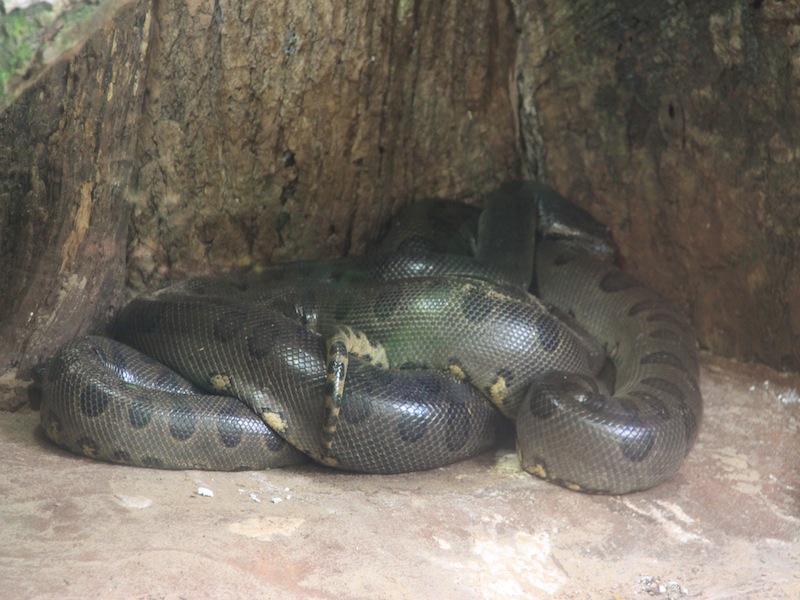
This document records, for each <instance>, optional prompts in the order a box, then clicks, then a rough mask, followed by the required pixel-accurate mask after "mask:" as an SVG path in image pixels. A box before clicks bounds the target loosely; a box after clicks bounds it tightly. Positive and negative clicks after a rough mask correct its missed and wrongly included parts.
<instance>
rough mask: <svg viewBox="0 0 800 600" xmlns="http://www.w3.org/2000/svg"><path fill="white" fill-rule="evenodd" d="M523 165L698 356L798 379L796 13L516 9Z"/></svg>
mask: <svg viewBox="0 0 800 600" xmlns="http://www.w3.org/2000/svg"><path fill="white" fill-rule="evenodd" d="M515 8H516V13H517V19H518V22H519V26H520V30H521V39H520V51H519V65H520V74H521V78H520V106H521V108H520V115H521V122H522V132H523V135H524V141H525V151H526V154H525V160H526V169H527V170H528V171H529V172H532V173H537V172H538V173H541V174H543V175H544V176H545V178H546V179H547V180H548V181H549V182H551V183H552V184H554V185H555V186H556V187H557V188H559V189H560V190H562V192H564V193H565V194H567V195H568V196H569V197H570V198H572V199H573V200H575V201H576V202H578V203H580V204H582V205H583V206H584V207H586V208H588V209H589V210H590V211H591V212H592V213H594V214H595V215H596V216H597V217H598V218H599V219H601V220H602V221H604V222H606V223H608V224H609V225H610V226H611V227H612V230H613V232H614V236H615V238H616V241H617V242H618V244H619V246H620V248H621V251H622V255H623V257H624V262H625V267H626V269H627V270H628V271H630V272H631V273H633V274H635V275H637V276H638V277H640V278H641V279H643V280H645V281H646V282H647V283H648V284H650V285H651V286H652V287H654V288H656V289H657V290H659V291H661V292H662V293H664V294H665V295H667V296H669V297H672V298H674V299H675V300H677V301H678V302H679V303H680V304H681V305H682V306H683V307H684V308H685V309H686V310H687V311H688V312H689V313H690V314H691V316H692V320H693V322H694V325H695V329H696V331H697V333H698V336H699V338H700V341H701V344H702V346H704V347H705V348H708V349H710V350H712V351H713V352H715V353H717V354H721V355H724V356H731V357H736V358H740V359H744V360H757V361H761V362H765V363H767V364H769V365H772V366H774V367H777V368H783V369H790V370H798V369H800V193H799V192H798V188H797V181H798V179H799V178H800V163H799V162H798V157H799V156H800V96H799V95H798V91H799V90H798V88H799V86H800V6H798V5H797V4H796V3H785V2H777V1H770V0H764V1H761V0H758V1H754V2H747V3H745V2H686V3H684V2H639V1H635V0H617V1H616V2H595V1H593V0H583V1H575V2H569V3H565V2H551V1H548V0H519V1H517V2H516V7H515Z"/></svg>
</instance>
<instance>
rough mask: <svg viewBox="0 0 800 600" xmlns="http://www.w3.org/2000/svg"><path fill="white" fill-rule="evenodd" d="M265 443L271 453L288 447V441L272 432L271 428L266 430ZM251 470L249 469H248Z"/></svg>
mask: <svg viewBox="0 0 800 600" xmlns="http://www.w3.org/2000/svg"><path fill="white" fill-rule="evenodd" d="M263 431H264V442H265V443H266V445H267V449H268V450H269V451H270V452H278V451H280V450H281V449H282V448H283V447H284V446H286V440H285V439H283V438H282V437H281V436H279V435H278V434H277V433H275V432H274V431H272V429H270V428H269V427H265V428H264V430H263ZM246 470H249V469H246Z"/></svg>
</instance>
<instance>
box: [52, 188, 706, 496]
mask: <svg viewBox="0 0 800 600" xmlns="http://www.w3.org/2000/svg"><path fill="white" fill-rule="evenodd" d="M537 239H538V241H537ZM611 248H612V247H611V245H610V241H609V238H608V236H607V234H606V232H605V229H604V228H603V227H602V226H600V225H599V224H598V223H596V222H595V221H593V220H592V219H591V218H590V217H589V216H588V215H587V214H586V213H583V212H582V211H580V210H578V209H576V208H574V207H571V206H570V205H569V204H568V203H567V202H566V200H564V199H563V198H561V197H560V196H559V195H558V194H557V193H556V192H554V191H553V190H552V189H550V188H548V187H546V186H544V185H543V184H539V183H535V182H510V183H507V184H504V185H503V186H501V187H500V188H499V189H498V190H496V191H495V192H494V193H493V194H491V195H490V196H489V197H488V200H487V204H486V208H485V209H484V210H483V211H481V210H479V209H477V208H474V207H470V206H466V205H463V204H459V203H456V202H447V201H421V202H418V203H416V204H414V205H412V206H411V207H409V208H407V209H406V210H404V211H402V212H401V214H400V215H398V216H397V217H396V218H395V219H394V221H393V223H392V226H391V227H390V228H389V231H388V233H387V235H386V236H385V238H384V241H383V242H382V245H381V246H380V248H379V250H377V251H375V252H374V253H372V254H370V255H368V256H366V257H362V258H350V259H338V260H331V261H316V262H297V263H287V264H282V265H274V266H270V267H266V268H264V269H263V270H262V271H261V272H258V273H251V274H244V275H227V276H206V277H196V278H192V279H188V280H186V281H184V282H181V283H178V284H175V285H172V286H170V287H167V288H164V289H162V290H159V291H156V292H153V293H149V294H146V295H143V296H140V297H138V298H136V299H134V300H133V301H132V302H131V303H130V304H129V305H128V306H127V307H126V308H125V309H124V310H123V311H122V313H121V314H120V316H119V317H118V319H117V323H116V326H115V333H114V338H115V339H106V338H100V337H84V338H79V339H76V340H73V341H72V342H69V343H68V344H66V345H65V346H64V347H63V348H61V350H60V351H59V352H58V353H57V354H56V355H55V356H54V357H53V358H52V359H51V360H50V361H49V363H48V366H47V369H46V372H45V375H44V381H43V388H42V405H41V422H42V427H43V431H44V432H45V434H46V435H47V436H48V437H49V438H50V439H51V440H53V441H54V442H55V443H56V444H58V445H60V446H62V447H64V448H66V449H67V450H70V451H72V452H75V453H79V454H82V455H85V456H89V457H92V458H97V459H102V460H106V461H111V462H116V463H123V464H130V465H138V466H145V467H156V468H168V469H187V468H197V469H212V470H240V469H263V468H269V467H278V466H286V465H292V464H297V463H299V462H302V461H304V460H308V458H311V459H312V460H314V461H316V462H318V463H321V464H324V465H328V466H331V467H336V468H339V469H344V470H350V471H357V472H365V473H395V472H405V471H412V470H419V469H429V468H433V467H437V466H441V465H445V464H448V463H451V462H454V461H458V460H461V459H464V458H466V457H469V456H473V455H475V454H477V453H479V452H481V451H483V450H485V449H487V448H489V447H491V446H492V445H493V444H495V443H496V441H497V439H498V436H502V435H506V434H507V432H508V427H507V424H508V422H509V421H510V422H513V423H515V426H516V435H517V452H518V455H519V459H520V462H521V464H522V467H523V468H524V469H525V470H526V471H528V472H530V473H532V474H534V475H537V476H539V477H542V478H544V479H546V480H549V481H552V482H554V483H557V484H559V485H562V486H564V487H567V488H569V489H573V490H578V491H584V492H593V493H607V494H621V493H627V492H631V491H635V490H640V489H645V488H648V487H651V486H654V485H656V484H658V483H659V482H661V481H663V480H664V479H666V478H668V477H670V476H672V475H673V474H674V473H676V472H677V470H678V469H679V467H680V465H681V464H682V462H683V460H684V458H685V457H686V455H687V453H688V452H689V450H690V449H691V447H692V445H693V443H694V440H695V438H696V436H697V433H698V429H699V426H700V421H701V416H702V398H701V396H700V392H699V386H698V364H697V353H696V342H695V338H694V336H693V334H692V331H691V328H690V325H689V322H688V320H687V319H686V317H685V316H684V315H683V314H681V312H680V311H678V310H677V309H676V308H675V307H674V306H673V305H672V304H670V303H669V302H667V301H666V300H665V299H663V298H662V297H660V296H659V295H657V294H656V293H655V292H653V291H651V290H649V289H648V288H646V287H645V286H643V285H642V284H641V283H639V282H638V281H636V280H635V279H633V278H632V277H630V276H628V275H626V274H625V273H624V272H623V271H621V270H620V269H619V268H617V267H616V266H614V265H613V263H612V262H611V261H610V260H609V256H611V255H612V254H613V251H612V250H611ZM534 271H535V273H536V277H535V281H532V278H533V273H534ZM531 285H533V288H532V289H534V290H535V291H536V293H537V295H538V299H537V297H535V296H534V295H532V294H531V293H529V288H530V287H531ZM609 365H611V368H608V367H609ZM603 366H605V368H604V369H602V372H601V367H603Z"/></svg>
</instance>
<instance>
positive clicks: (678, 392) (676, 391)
mask: <svg viewBox="0 0 800 600" xmlns="http://www.w3.org/2000/svg"><path fill="white" fill-rule="evenodd" d="M642 383H643V384H644V385H648V386H650V387H651V388H654V389H656V390H659V391H661V392H665V393H666V394H667V395H668V396H672V397H673V398H677V399H678V400H680V401H681V402H685V401H686V395H685V394H684V393H683V390H682V389H681V388H680V387H679V386H677V385H675V384H674V383H672V382H671V381H669V380H668V379H664V378H663V377H645V378H644V379H642Z"/></svg>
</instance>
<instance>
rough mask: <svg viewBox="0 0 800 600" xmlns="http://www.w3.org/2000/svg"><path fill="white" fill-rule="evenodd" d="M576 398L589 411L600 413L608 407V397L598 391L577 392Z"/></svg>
mask: <svg viewBox="0 0 800 600" xmlns="http://www.w3.org/2000/svg"><path fill="white" fill-rule="evenodd" d="M575 398H576V400H578V402H580V403H581V406H583V407H584V408H586V409H588V410H589V411H591V412H593V413H595V414H600V413H602V412H603V411H604V410H605V409H606V401H607V400H606V397H605V396H604V395H603V394H598V393H596V392H585V393H580V392H579V393H577V394H576V396H575Z"/></svg>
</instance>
